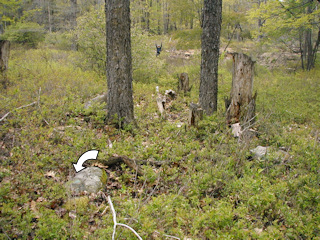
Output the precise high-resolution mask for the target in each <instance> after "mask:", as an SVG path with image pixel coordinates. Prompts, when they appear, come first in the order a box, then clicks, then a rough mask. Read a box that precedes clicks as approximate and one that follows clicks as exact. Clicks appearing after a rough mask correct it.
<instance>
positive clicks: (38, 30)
mask: <svg viewBox="0 0 320 240" xmlns="http://www.w3.org/2000/svg"><path fill="white" fill-rule="evenodd" d="M1 38H2V39H5V40H9V41H10V42H13V43H20V44H25V45H28V46H30V47H36V46H37V44H38V43H40V42H42V41H43V40H44V38H45V31H44V29H43V27H41V26H40V25H39V24H37V23H33V22H18V23H16V24H14V25H11V26H9V27H8V29H7V30H6V31H5V33H4V34H3V35H2V36H1Z"/></svg>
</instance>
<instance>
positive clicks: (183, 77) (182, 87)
mask: <svg viewBox="0 0 320 240" xmlns="http://www.w3.org/2000/svg"><path fill="white" fill-rule="evenodd" d="M178 78H179V84H178V91H183V92H184V93H186V92H189V91H190V90H191V87H189V76H188V73H181V74H180V77H179V75H178Z"/></svg>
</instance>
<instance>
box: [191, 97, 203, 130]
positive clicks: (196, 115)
mask: <svg viewBox="0 0 320 240" xmlns="http://www.w3.org/2000/svg"><path fill="white" fill-rule="evenodd" d="M189 108H190V112H189V126H198V123H199V121H200V120H202V119H203V109H202V108H201V106H200V105H199V104H195V103H190V106H189Z"/></svg>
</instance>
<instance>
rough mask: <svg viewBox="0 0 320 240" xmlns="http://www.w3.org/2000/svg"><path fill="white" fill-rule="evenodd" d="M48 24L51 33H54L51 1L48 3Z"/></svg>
mask: <svg viewBox="0 0 320 240" xmlns="http://www.w3.org/2000/svg"><path fill="white" fill-rule="evenodd" d="M48 24H49V32H50V33H51V32H52V21H51V9H50V1H48Z"/></svg>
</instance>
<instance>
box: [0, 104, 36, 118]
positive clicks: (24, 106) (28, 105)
mask: <svg viewBox="0 0 320 240" xmlns="http://www.w3.org/2000/svg"><path fill="white" fill-rule="evenodd" d="M35 104H37V101H35V102H33V103H29V104H27V105H23V106H21V107H18V108H15V109H14V110H12V111H9V112H7V113H6V114H5V115H3V116H2V118H1V119H0V122H1V121H3V120H4V119H5V118H6V117H8V115H9V114H10V113H12V112H13V111H16V110H18V109H21V108H26V107H30V106H32V105H35Z"/></svg>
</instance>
